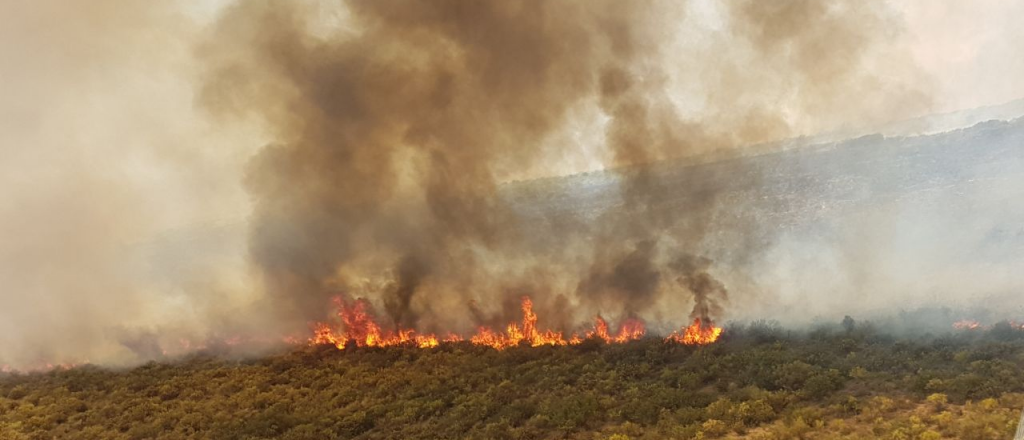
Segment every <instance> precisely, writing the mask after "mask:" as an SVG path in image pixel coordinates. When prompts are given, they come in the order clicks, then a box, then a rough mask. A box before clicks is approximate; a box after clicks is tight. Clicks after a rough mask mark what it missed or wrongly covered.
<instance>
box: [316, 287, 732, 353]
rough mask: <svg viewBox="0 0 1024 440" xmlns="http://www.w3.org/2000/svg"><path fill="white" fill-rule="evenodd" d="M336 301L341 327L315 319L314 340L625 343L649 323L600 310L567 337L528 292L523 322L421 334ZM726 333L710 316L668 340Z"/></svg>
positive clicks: (340, 343)
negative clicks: (541, 323) (389, 326)
mask: <svg viewBox="0 0 1024 440" xmlns="http://www.w3.org/2000/svg"><path fill="white" fill-rule="evenodd" d="M334 303H335V305H336V306H337V308H338V317H339V318H340V320H341V326H340V328H338V329H336V328H334V327H332V326H331V325H330V324H327V323H316V324H314V325H313V336H312V337H310V338H309V343H310V344H312V345H333V346H335V347H337V348H338V349H342V350H343V349H345V348H346V347H349V346H351V345H355V346H357V347H390V346H397V345H404V346H415V347H420V348H430V347H437V346H438V345H439V344H440V343H441V342H445V343H455V342H462V341H467V340H468V341H469V342H470V343H472V344H474V345H480V346H487V347H492V348H494V349H497V350H503V349H505V348H509V347H516V346H530V347H538V346H542V345H552V346H561V345H576V344H580V343H582V342H583V341H584V340H585V339H599V340H602V341H604V342H605V343H608V344H622V343H626V342H629V341H633V340H637V339H640V338H642V337H643V336H644V335H645V334H646V328H645V326H644V323H643V322H642V321H640V320H637V319H627V320H626V321H625V322H623V323H622V325H621V326H620V328H619V331H618V332H617V333H612V332H611V331H610V330H609V326H608V322H607V321H605V320H604V318H602V317H601V316H597V317H595V319H594V327H593V329H591V330H589V331H586V332H584V333H583V336H582V337H581V336H580V333H573V334H571V335H569V336H568V337H566V336H565V335H564V334H563V332H561V331H556V330H551V329H541V328H539V327H538V325H537V322H538V317H537V314H536V313H535V312H534V311H533V301H532V300H530V298H529V297H523V300H522V312H523V320H522V322H511V323H509V324H508V325H507V326H505V329H504V331H502V330H495V329H492V328H490V327H479V328H477V330H476V333H475V334H473V335H472V336H470V337H468V338H464V337H463V336H461V335H458V334H455V333H448V334H447V335H446V336H444V337H443V338H439V337H437V336H435V335H433V334H417V333H416V331H415V330H412V329H402V328H399V329H397V330H396V331H383V330H381V326H380V325H378V324H377V322H376V321H375V320H374V317H373V315H372V313H371V311H370V304H369V302H367V301H366V300H363V299H359V300H356V301H354V302H352V303H347V302H345V301H344V300H342V299H341V298H335V300H334ZM721 333H722V329H721V328H718V327H714V326H713V325H711V322H710V321H708V322H707V324H706V325H703V326H702V325H701V323H700V321H699V320H698V321H696V322H694V325H692V326H690V327H688V328H687V329H686V332H685V333H684V334H682V335H677V334H675V333H673V334H672V335H670V336H669V337H668V338H666V342H677V343H683V344H687V345H703V344H710V343H712V342H715V340H717V339H718V336H719V335H720V334H721Z"/></svg>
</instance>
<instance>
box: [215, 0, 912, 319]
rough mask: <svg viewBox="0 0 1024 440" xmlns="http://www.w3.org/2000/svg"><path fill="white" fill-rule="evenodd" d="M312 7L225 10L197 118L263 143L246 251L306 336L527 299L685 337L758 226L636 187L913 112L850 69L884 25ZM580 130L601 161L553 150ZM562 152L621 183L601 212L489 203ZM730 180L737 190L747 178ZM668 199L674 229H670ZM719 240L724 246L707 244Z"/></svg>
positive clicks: (872, 14)
mask: <svg viewBox="0 0 1024 440" xmlns="http://www.w3.org/2000/svg"><path fill="white" fill-rule="evenodd" d="M315 6H317V7H312V6H310V5H309V4H305V3H298V2H270V1H247V2H241V3H239V4H237V5H234V6H232V7H231V8H230V9H229V10H228V11H226V13H225V15H224V16H223V18H222V19H221V20H220V22H219V23H218V24H217V26H216V30H215V32H214V35H213V36H212V38H211V41H210V43H209V44H208V45H207V46H206V47H204V51H203V53H204V56H205V58H204V59H205V60H206V61H207V62H208V63H209V66H210V69H209V74H208V81H207V84H206V87H205V89H204V90H205V92H204V95H203V96H204V100H205V102H206V103H207V105H208V107H209V108H211V109H212V110H213V111H214V112H216V113H220V114H226V115H241V116H245V117H251V116H253V115H255V117H256V118H257V120H258V121H259V122H260V123H261V124H265V126H266V127H267V129H268V130H269V131H270V132H272V133H273V137H274V139H275V141H274V142H273V143H272V144H270V145H267V146H266V147H264V148H263V150H262V151H261V152H260V154H259V155H258V157H256V159H255V160H254V161H253V163H252V165H251V166H250V168H249V173H248V176H247V179H246V183H247V187H248V189H249V191H250V193H251V194H252V195H253V197H254V201H255V212H254V219H253V225H252V232H251V241H250V251H251V257H252V261H253V263H255V265H256V267H258V268H259V270H260V271H261V273H262V276H263V281H264V283H265V289H266V292H267V294H268V302H269V303H268V304H269V306H271V307H273V308H274V309H275V310H277V311H278V312H279V313H280V316H281V317H282V319H285V320H290V321H294V322H296V323H301V322H306V321H308V320H310V319H318V318H322V317H323V316H324V314H325V313H327V308H326V307H325V304H326V299H325V298H327V297H329V296H330V295H333V294H338V293H343V294H345V295H352V296H365V297H368V298H370V299H372V300H374V301H377V302H378V303H382V304H383V305H384V309H385V310H386V311H387V313H388V315H389V316H390V318H391V320H392V321H393V322H394V324H395V325H398V326H406V327H432V326H439V325H442V324H444V325H447V326H448V327H449V328H451V326H453V325H454V326H456V327H458V326H460V325H462V326H465V325H467V324H469V322H468V318H462V319H463V321H462V322H459V319H460V318H457V316H459V315H463V316H466V317H475V318H472V320H474V321H479V320H481V319H483V318H482V317H483V316H484V315H486V314H487V313H493V310H495V309H496V308H497V307H496V306H498V305H501V304H504V303H507V302H508V300H507V298H509V297H515V298H518V297H519V296H521V295H524V294H529V295H533V296H535V297H538V298H539V299H538V303H539V304H540V305H541V306H542V307H543V306H545V305H546V306H548V307H547V308H548V309H552V308H553V307H551V305H552V304H553V303H555V302H558V301H563V302H564V301H565V299H564V298H565V295H567V294H570V295H572V297H571V298H570V300H571V302H572V303H574V304H578V305H580V306H582V307H580V310H582V311H583V312H584V313H593V314H596V313H605V314H608V313H622V314H625V315H645V314H649V313H650V312H651V311H652V310H654V309H658V310H661V311H662V313H664V315H665V316H663V317H664V318H668V319H674V320H676V321H678V320H679V318H681V317H684V316H686V315H687V313H686V312H685V311H675V312H665V311H664V310H665V309H664V307H663V306H665V304H666V302H665V299H666V298H669V301H668V304H679V303H685V302H687V301H689V302H693V303H695V304H696V306H695V308H694V312H693V313H695V314H698V315H701V316H704V317H707V315H709V314H715V313H719V312H720V310H718V309H717V305H718V304H719V303H717V302H716V300H715V299H714V297H715V296H718V295H722V296H724V293H725V287H724V286H723V284H722V283H721V282H719V281H717V280H715V279H714V277H713V276H712V275H711V272H712V270H711V268H710V267H709V263H708V261H709V260H706V259H702V258H700V257H694V256H693V255H700V254H704V253H706V252H707V251H708V250H709V247H711V246H719V247H727V248H732V247H736V248H735V249H731V250H732V251H733V252H735V253H738V254H744V253H749V254H752V253H756V252H758V249H756V247H750V245H751V244H752V243H753V241H752V240H749V239H745V237H748V236H754V235H756V231H757V227H758V226H757V225H756V224H755V223H754V222H753V221H752V219H738V220H737V219H728V218H719V214H720V212H721V208H722V206H723V205H724V204H727V203H728V202H727V201H724V200H720V197H719V195H720V191H721V188H714V187H709V188H679V187H676V186H673V182H667V181H665V180H664V179H663V178H662V176H660V175H659V174H658V172H657V170H656V169H653V168H648V167H635V166H636V165H643V164H648V163H651V162H654V161H659V160H664V159H671V158H689V157H694V156H696V155H699V154H703V155H708V154H714V155H718V156H725V157H727V156H730V155H736V154H738V153H737V152H736V151H735V148H736V147H738V146H741V145H748V144H752V143H758V142H765V141H770V140H775V139H780V138H783V137H786V136H790V135H793V134H794V133H797V134H798V133H800V132H801V131H800V130H803V129H807V128H808V127H810V128H818V127H816V126H813V125H810V122H809V121H811V120H817V119H820V118H818V116H819V115H820V114H827V115H829V117H833V118H836V120H844V121H845V120H851V119H852V120H859V121H863V120H865V119H866V118H867V117H868V116H869V115H870V116H874V115H877V114H878V110H880V109H882V108H889V106H888V105H881V100H882V99H883V98H884V99H885V103H886V104H891V103H892V102H897V103H898V104H900V105H899V106H898V108H900V109H905V108H907V107H913V108H916V109H918V110H920V109H921V108H922V106H923V105H925V104H926V101H925V100H924V98H923V96H924V95H923V94H922V93H921V91H919V90H918V89H916V88H912V87H908V85H907V84H902V83H901V84H888V83H886V82H885V81H883V79H882V77H880V76H878V75H876V73H875V72H873V71H872V70H871V69H869V68H867V67H870V66H869V65H868V64H869V62H870V61H871V58H872V57H874V56H878V55H879V54H880V53H881V52H880V51H879V49H878V46H879V43H881V42H883V41H884V39H885V38H886V37H887V35H885V34H882V33H879V29H889V28H891V26H888V25H889V24H890V23H889V21H890V20H892V17H891V16H890V15H889V12H888V11H886V10H885V9H884V3H883V2H869V3H868V4H864V3H863V2H830V3H827V4H826V3H821V2H813V1H787V2H778V3H773V4H772V5H770V6H769V5H765V4H764V3H763V2H753V1H735V2H728V3H726V4H725V5H724V7H718V8H715V7H714V6H708V5H706V4H698V2H693V3H679V2H647V3H644V4H642V5H640V4H635V3H628V2H619V1H591V2H547V1H522V2H502V3H486V2H470V3H467V2H457V1H428V2H377V1H354V2H346V3H344V4H343V5H341V6H339V7H335V8H330V7H328V8H324V5H323V4H318V5H315ZM708 7H711V8H712V9H714V13H715V14H718V16H717V17H715V20H717V21H718V22H719V23H718V24H717V26H718V27H717V28H715V29H710V30H707V31H705V32H703V33H702V34H701V36H702V37H703V38H704V40H705V41H699V42H698V41H695V40H696V39H694V40H691V39H690V38H691V37H692V35H687V32H689V31H691V30H686V28H687V27H692V26H695V25H696V23H698V20H695V19H692V18H691V15H692V14H696V13H699V12H700V9H701V8H704V9H707V8H708ZM704 18H706V17H704ZM680 28H682V29H684V32H683V36H682V37H680V36H678V34H679V33H678V32H676V30H677V29H680ZM677 50H678V51H681V52H682V53H683V55H684V56H683V57H676V56H675V55H676V54H675V53H673V52H675V51H677ZM712 52H713V56H711V53H712ZM678 81H683V83H682V84H683V85H684V86H687V87H700V88H703V89H704V91H705V94H704V95H703V96H700V97H699V98H700V99H701V100H702V101H703V102H701V103H700V104H699V107H700V108H699V112H698V114H697V115H687V114H686V112H684V111H683V108H684V107H688V108H691V109H692V108H693V105H690V104H689V103H680V102H676V101H675V100H674V97H678V95H677V94H675V93H673V92H674V89H673V87H677V86H678V84H679V82H678ZM766 87H767V88H768V89H769V92H768V93H765V92H764V90H765V88H766ZM854 97H856V98H857V99H852V98H854ZM693 98H694V99H695V100H696V99H697V97H693ZM873 100H878V101H877V102H876V101H873ZM780 105H781V106H783V107H782V108H780ZM588 116H589V117H596V118H597V119H599V120H602V121H603V122H601V123H599V124H597V125H596V129H597V130H600V132H599V133H598V136H596V138H597V139H599V143H596V144H595V145H573V144H569V143H563V141H564V139H565V133H566V131H568V130H571V128H570V127H572V126H573V125H574V124H577V123H578V121H579V120H580V119H586V118H587V117H588ZM812 116H813V118H812ZM591 126H594V125H591ZM573 150H583V151H598V152H599V153H598V156H600V157H601V158H602V159H601V167H603V168H606V169H621V170H622V172H621V183H620V188H621V191H620V193H621V202H620V204H619V205H618V206H617V207H616V208H615V209H610V210H606V211H604V212H602V213H600V214H599V215H598V216H597V217H596V219H590V220H588V219H583V218H579V215H580V214H579V213H578V212H569V213H566V214H564V215H561V216H547V217H545V218H541V219H528V217H524V216H523V215H522V213H521V212H519V211H518V210H517V207H516V206H515V205H514V204H513V203H510V202H509V200H508V199H507V198H505V197H502V195H501V188H502V182H503V181H505V180H507V179H509V178H510V177H512V176H517V175H522V174H527V175H529V174H530V173H529V171H525V172H524V170H531V169H548V168H551V164H550V162H552V161H558V160H559V158H560V157H562V156H564V155H566V152H572V151H573ZM737 180H738V181H737V184H736V185H737V186H736V187H735V188H730V189H731V190H739V191H743V190H745V189H750V188H754V187H756V183H757V176H756V175H755V174H751V175H744V176H737ZM677 183H678V182H677ZM682 190H685V191H682ZM676 193H682V197H683V198H682V200H677V201H676V203H682V204H684V205H685V211H686V215H685V216H683V217H680V216H678V210H676V209H665V207H664V206H663V205H664V204H665V201H666V200H671V199H672V197H673V196H674V194H676ZM729 208H730V209H731V210H733V212H735V210H737V208H738V207H736V206H730V207H729ZM728 222H732V223H734V224H733V225H731V226H733V230H738V231H740V232H739V233H738V234H737V236H735V237H729V238H727V239H725V240H724V241H722V240H721V237H717V236H715V235H714V234H715V233H716V232H715V231H716V227H717V226H718V224H719V223H728ZM745 222H749V224H745ZM715 240H718V241H719V242H715V243H712V242H713V241H715ZM740 246H743V248H742V249H740V248H738V247H740ZM734 258H736V259H742V258H743V256H742V255H738V256H734ZM374 279H376V280H378V281H371V280H374ZM573 279H575V280H576V281H573ZM368 283H369V285H375V286H382V288H378V289H363V288H362V287H361V286H366V285H368ZM573 284H575V286H573ZM672 298H675V300H672ZM679 298H685V299H683V300H680V299H679ZM471 304H472V306H470V305H471ZM487 311H491V312H487ZM453 316H456V317H455V318H453ZM579 318H586V317H581V316H562V317H560V318H557V319H559V320H563V321H570V322H571V321H572V320H574V319H579ZM453 321H454V322H453Z"/></svg>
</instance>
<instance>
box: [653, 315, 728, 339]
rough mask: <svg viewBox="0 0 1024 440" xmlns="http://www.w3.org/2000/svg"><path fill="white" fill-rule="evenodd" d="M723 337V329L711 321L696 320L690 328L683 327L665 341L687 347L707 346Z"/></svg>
mask: <svg viewBox="0 0 1024 440" xmlns="http://www.w3.org/2000/svg"><path fill="white" fill-rule="evenodd" d="M721 335H722V328H721V327H715V324H714V323H713V322H711V320H710V319H708V320H701V319H700V318H695V319H694V320H693V324H690V326H689V327H683V328H682V329H680V330H679V331H677V332H673V333H672V334H671V335H669V336H668V337H667V338H665V340H666V341H671V342H679V343H683V344H686V345H707V344H710V343H713V342H715V341H717V340H718V337H719V336H721Z"/></svg>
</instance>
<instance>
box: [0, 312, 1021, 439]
mask: <svg viewBox="0 0 1024 440" xmlns="http://www.w3.org/2000/svg"><path fill="white" fill-rule="evenodd" d="M1022 393H1024V331H1021V330H1020V329H1019V328H1014V327H1011V326H1010V325H1009V324H1006V323H1003V324H999V325H996V326H994V327H992V328H991V329H989V330H974V331H961V332H957V333H953V334H945V335H939V336H930V335H923V336H915V337H905V338H894V337H891V336H887V335H886V334H881V333H879V332H878V331H876V330H875V329H874V327H873V326H872V325H870V324H855V323H853V322H852V321H850V322H847V323H845V325H842V326H840V325H831V326H823V327H819V328H817V329H815V330H812V331H809V332H806V333H803V332H801V333H794V332H789V331H784V330H782V329H781V328H780V327H778V326H777V324H772V323H765V322H757V323H754V324H751V325H750V326H746V327H743V326H733V327H731V328H728V329H727V331H726V333H725V335H724V336H723V339H722V340H721V341H720V342H719V343H716V344H714V345H711V346H706V347H690V346H683V345H675V344H665V343H663V342H662V341H661V340H660V339H653V338H650V339H644V340H641V341H634V342H632V343H629V344H625V345H604V344H602V343H600V342H598V341H588V342H587V343H584V344H582V345H579V346H573V347H536V348H529V347H519V348H512V349H507V350H504V351H495V350H493V349H489V348H483V347H474V346H470V345H465V344H442V346H441V347H438V348H434V349H417V348H412V347H391V348H386V349H365V348H364V349H359V348H356V349H346V350H343V351H340V350H336V349H334V348H333V347H310V348H306V349H301V350H298V351H294V352H289V353H282V354H280V355H275V356H270V357H266V358H261V359H250V360H229V359H228V358H227V357H224V356H223V355H214V354H212V353H200V354H196V355H194V356H192V357H190V358H187V359H182V360H180V361H178V362H171V363H161V364H158V363H150V364H147V365H143V366H140V367H137V368H134V369H129V370H124V371H111V370H106V369H102V368H97V367H90V366H85V367H78V368H74V369H70V370H55V371H51V372H47V373H36V374H28V375H19V374H15V375H4V376H0V438H3V439H44V438H46V439H49V438H62V439H95V438H104V439H183V438H209V439H277V438H280V439H323V438H359V439H383V438H403V439H412V438H452V439H454V438H479V439H501V438H509V439H532V438H573V439H605V438H613V439H627V438H636V439H641V438H650V439H655V438H763V439H790V438H806V439H825V438H848V439H870V438H893V439H918V438H919V439H939V438H959V439H1003V438H1009V436H1010V435H1012V433H1013V431H1014V429H1015V427H1016V421H1017V418H1018V416H1019V414H1020V413H1019V411H1020V409H1021V408H1024V394H1022Z"/></svg>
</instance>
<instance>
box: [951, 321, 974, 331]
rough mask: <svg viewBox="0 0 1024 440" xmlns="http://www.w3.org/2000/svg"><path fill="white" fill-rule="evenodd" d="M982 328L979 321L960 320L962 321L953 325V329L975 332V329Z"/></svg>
mask: <svg viewBox="0 0 1024 440" xmlns="http://www.w3.org/2000/svg"><path fill="white" fill-rule="evenodd" d="M946 322H949V321H946ZM980 327H981V324H979V323H978V321H971V320H967V319H963V320H960V321H957V322H954V323H953V328H955V329H958V330H974V329H976V328H980Z"/></svg>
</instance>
